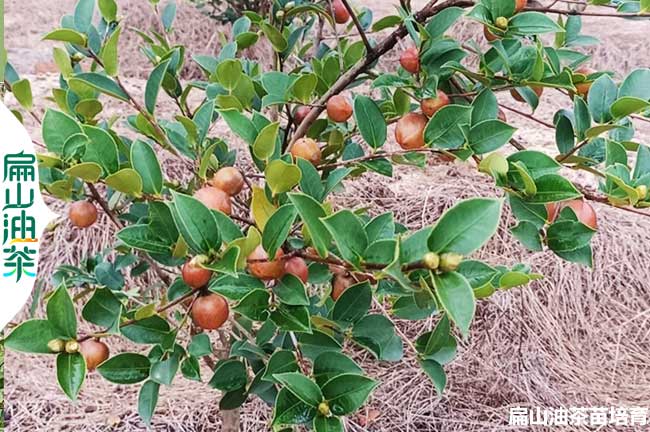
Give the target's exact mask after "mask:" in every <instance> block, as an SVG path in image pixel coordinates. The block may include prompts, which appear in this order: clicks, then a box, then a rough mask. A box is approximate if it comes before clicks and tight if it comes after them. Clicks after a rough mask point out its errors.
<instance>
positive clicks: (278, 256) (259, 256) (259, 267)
mask: <svg viewBox="0 0 650 432" xmlns="http://www.w3.org/2000/svg"><path fill="white" fill-rule="evenodd" d="M283 255H284V252H282V249H278V250H277V252H276V253H275V259H274V260H273V261H259V260H268V259H269V256H268V254H267V253H266V251H265V250H264V248H263V247H262V246H261V245H260V246H257V247H256V248H255V250H254V251H253V252H251V254H250V255H248V261H249V262H248V271H249V272H250V273H251V274H252V275H253V276H255V277H256V278H258V279H262V280H272V279H280V278H281V277H282V276H284V260H283V259H282V256H283ZM251 261H252V262H251Z"/></svg>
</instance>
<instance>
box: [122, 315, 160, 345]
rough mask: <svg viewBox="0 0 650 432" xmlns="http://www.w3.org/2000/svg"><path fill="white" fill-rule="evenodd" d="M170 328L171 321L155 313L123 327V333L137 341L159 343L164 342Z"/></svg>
mask: <svg viewBox="0 0 650 432" xmlns="http://www.w3.org/2000/svg"><path fill="white" fill-rule="evenodd" d="M169 330H170V328H169V323H167V321H165V319H164V318H161V317H159V316H158V315H153V316H150V317H148V318H144V319H139V320H138V321H136V322H135V323H133V324H130V325H128V326H124V327H122V334H123V335H124V336H125V337H126V338H127V339H130V340H132V341H133V342H135V343H139V344H158V343H162V341H163V340H164V339H165V337H166V336H167V334H168V333H169Z"/></svg>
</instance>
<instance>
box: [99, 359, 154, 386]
mask: <svg viewBox="0 0 650 432" xmlns="http://www.w3.org/2000/svg"><path fill="white" fill-rule="evenodd" d="M150 369H151V363H150V362H149V359H148V358H147V357H145V356H143V355H142V354H135V353H121V354H118V355H116V356H113V357H111V358H109V359H108V360H106V361H105V362H104V363H102V364H101V365H99V366H98V367H97V371H98V372H99V373H100V375H101V376H103V377H104V379H106V380H108V381H110V382H112V383H115V384H135V383H138V382H140V381H144V380H145V379H147V378H148V377H149V370H150Z"/></svg>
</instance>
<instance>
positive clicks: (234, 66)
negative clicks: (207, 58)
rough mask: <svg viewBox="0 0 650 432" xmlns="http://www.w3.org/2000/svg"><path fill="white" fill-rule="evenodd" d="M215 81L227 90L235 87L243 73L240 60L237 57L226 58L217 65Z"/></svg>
mask: <svg viewBox="0 0 650 432" xmlns="http://www.w3.org/2000/svg"><path fill="white" fill-rule="evenodd" d="M216 73H217V81H219V83H220V84H221V85H222V86H224V88H226V89H227V90H233V89H234V88H235V87H237V84H238V83H239V80H240V79H241V77H242V75H243V70H242V65H241V62H240V61H239V60H237V59H227V60H224V61H222V62H221V63H219V66H217V72H216Z"/></svg>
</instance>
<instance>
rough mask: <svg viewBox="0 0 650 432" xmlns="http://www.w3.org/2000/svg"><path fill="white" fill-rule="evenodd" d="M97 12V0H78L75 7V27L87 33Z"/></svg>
mask: <svg viewBox="0 0 650 432" xmlns="http://www.w3.org/2000/svg"><path fill="white" fill-rule="evenodd" d="M94 12H95V0H78V1H77V5H76V6H75V9H74V15H73V22H74V27H75V28H76V29H77V30H79V31H80V32H83V33H87V32H88V27H90V25H91V24H92V19H93V14H94Z"/></svg>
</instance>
